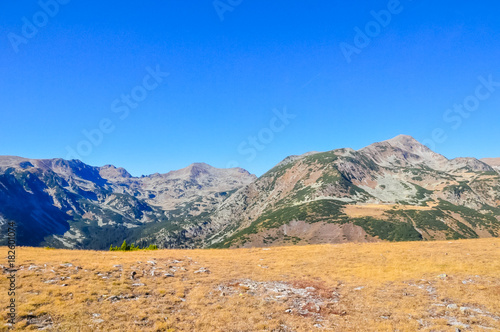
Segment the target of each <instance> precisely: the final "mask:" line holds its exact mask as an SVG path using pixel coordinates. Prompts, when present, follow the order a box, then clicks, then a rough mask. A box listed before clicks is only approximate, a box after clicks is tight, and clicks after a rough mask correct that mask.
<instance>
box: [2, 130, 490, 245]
mask: <svg viewBox="0 0 500 332" xmlns="http://www.w3.org/2000/svg"><path fill="white" fill-rule="evenodd" d="M10 221H14V222H15V223H16V225H17V228H18V232H17V233H18V244H19V245H29V246H50V247H61V248H86V249H107V248H109V246H110V245H119V244H121V242H122V241H123V240H124V239H126V240H127V242H134V243H136V244H138V245H148V244H157V245H158V246H160V247H162V248H207V247H211V248H222V247H253V246H259V247H260V246H275V245H286V244H315V243H342V242H353V241H354V242H375V241H419V240H440V239H460V238H477V237H498V236H499V234H500V158H497V159H495V158H491V159H482V160H478V159H475V158H455V159H451V160H449V159H447V158H446V157H444V156H442V155H440V154H438V153H435V152H433V151H432V150H430V149H429V148H428V147H426V146H424V145H422V144H421V143H419V142H418V141H416V140H415V139H413V138H412V137H410V136H406V135H400V136H397V137H395V138H393V139H390V140H387V141H383V142H378V143H374V144H372V145H369V146H367V147H365V148H362V149H360V150H357V151H356V150H353V149H350V148H345V149H337V150H332V151H328V152H309V153H306V154H303V155H299V156H289V157H287V158H285V159H284V160H283V161H282V162H280V163H279V164H277V165H276V166H275V167H274V168H272V169H271V170H269V171H268V172H267V173H265V174H264V175H262V176H260V177H258V178H257V177H256V176H255V175H252V174H250V173H249V172H248V171H246V170H244V169H241V168H231V169H218V168H214V167H212V166H210V165H207V164H204V163H196V164H192V165H190V166H188V167H186V168H184V169H181V170H176V171H171V172H169V173H166V174H158V173H157V174H152V175H149V176H141V177H133V176H131V175H130V174H129V173H128V172H127V171H126V170H125V169H123V168H117V167H115V166H112V165H106V166H103V167H93V166H89V165H86V164H84V163H83V162H81V161H79V160H63V159H28V158H21V157H13V156H0V228H2V233H1V234H3V235H2V236H5V234H6V233H7V232H6V231H5V229H6V227H7V223H8V222H10ZM5 241H6V238H5V237H4V238H1V239H0V244H5ZM2 242H3V243H2Z"/></svg>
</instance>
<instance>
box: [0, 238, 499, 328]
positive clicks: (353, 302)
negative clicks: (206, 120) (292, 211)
mask: <svg viewBox="0 0 500 332" xmlns="http://www.w3.org/2000/svg"><path fill="white" fill-rule="evenodd" d="M0 250H3V252H5V256H6V255H7V252H8V249H7V248H6V247H2V248H0ZM16 254H17V258H16V259H17V261H16V265H17V268H18V271H17V273H16V276H17V292H16V302H17V304H18V307H17V322H16V324H15V325H14V326H11V327H10V328H12V330H15V331H24V330H39V329H44V330H45V331H458V330H460V331H500V239H497V238H491V239H472V240H458V241H437V242H427V241H425V242H398V243H389V242H380V243H368V244H356V243H349V244H338V245H309V246H289V247H272V248H253V249H209V250H154V251H130V252H120V251H85V250H55V249H45V248H31V247H20V248H17V250H16ZM4 276H5V277H4V278H2V286H3V287H2V289H3V291H2V292H0V301H1V303H3V304H5V306H4V308H5V307H6V305H7V304H8V301H9V296H8V294H7V288H8V280H7V279H6V277H7V273H5V271H4ZM7 319H8V318H7V310H6V309H3V310H2V314H1V315H0V329H1V330H7V329H8V328H9V326H8V324H7Z"/></svg>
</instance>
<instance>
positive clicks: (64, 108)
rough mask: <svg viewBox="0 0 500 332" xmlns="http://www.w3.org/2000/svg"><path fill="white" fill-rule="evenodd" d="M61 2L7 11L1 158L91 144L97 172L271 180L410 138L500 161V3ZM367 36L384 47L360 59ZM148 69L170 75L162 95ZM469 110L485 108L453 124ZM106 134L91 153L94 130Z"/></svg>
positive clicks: (1, 43)
mask: <svg viewBox="0 0 500 332" xmlns="http://www.w3.org/2000/svg"><path fill="white" fill-rule="evenodd" d="M44 1H45V0H42V2H44ZM60 1H61V2H63V3H65V4H59V5H58V7H59V8H56V7H55V6H54V5H53V1H50V0H46V1H45V2H47V3H49V4H50V3H52V5H48V6H45V7H46V8H45V10H46V12H47V11H48V12H50V14H51V15H48V14H44V13H45V12H42V10H44V9H43V8H42V6H41V5H40V4H39V3H38V2H37V1H2V3H1V4H0V22H1V23H0V105H1V113H0V114H1V117H0V155H19V156H24V157H30V158H55V157H62V158H65V157H67V156H68V152H67V148H68V147H70V148H71V149H75V151H76V149H77V147H78V144H80V151H83V152H85V153H82V154H80V156H81V159H82V160H83V161H84V162H86V163H88V164H91V165H96V166H101V165H104V164H114V165H117V166H122V167H125V168H126V169H128V170H129V171H130V172H131V173H132V174H133V175H141V174H150V173H154V172H160V173H163V172H167V171H169V170H172V169H179V168H182V167H185V166H187V165H189V164H190V163H192V162H206V163H209V164H211V165H213V166H216V167H226V165H228V163H230V162H231V163H232V164H234V162H236V163H237V164H238V165H239V166H241V167H244V168H246V169H248V170H249V171H251V172H253V173H256V174H258V175H260V174H262V173H263V172H265V171H266V170H268V169H269V168H271V167H272V166H274V165H275V164H276V163H277V162H279V161H280V160H281V159H283V158H284V157H286V156H287V155H291V154H301V153H304V152H307V151H311V150H316V151H326V150H332V149H335V148H341V147H352V148H355V149H358V148H361V147H363V146H365V145H368V144H370V143H372V142H375V141H380V140H384V139H388V138H391V137H393V136H396V135H398V134H402V133H403V134H408V135H412V136H414V137H415V138H417V139H419V140H421V141H423V140H428V139H431V140H432V141H433V142H434V143H436V142H435V139H433V138H432V132H433V131H434V130H435V129H436V128H441V129H442V132H443V133H444V134H442V135H446V136H447V139H446V140H443V141H441V140H438V141H439V142H438V143H436V144H434V145H435V150H436V151H437V152H439V153H442V154H444V155H445V156H447V157H449V158H453V157H457V156H474V157H478V158H482V157H500V148H499V144H498V142H499V141H500V130H499V124H500V86H497V85H495V84H493V86H489V89H490V90H488V88H487V87H482V88H479V95H480V96H481V100H479V99H478V98H477V97H474V95H475V94H476V90H477V87H478V86H479V85H480V84H482V83H481V82H480V81H479V80H478V77H479V76H482V77H484V79H486V80H488V79H489V76H490V75H491V78H492V80H493V81H494V82H500V66H499V64H500V60H499V59H500V20H499V19H498V17H500V4H499V3H498V2H495V1H475V2H470V1H438V2H436V1H430V0H413V1H409V0H401V1H400V5H399V6H395V4H394V3H392V4H391V2H390V1H385V0H384V1H378V0H377V1H364V2H361V3H358V2H353V1H314V0H309V1H293V2H292V1H250V0H243V1H237V0H231V1H230V0H221V1H219V2H216V4H217V6H218V7H217V8H218V10H217V9H216V8H215V7H214V2H212V1H210V0H209V1H172V0H170V1H150V0H144V1H140V2H136V1H122V2H119V3H117V2H110V1H93V0H90V1H77V0H72V1H67V0H65V1H62V0H60ZM66 2H67V3H66ZM230 3H232V5H231V4H230ZM228 9H231V10H228ZM388 9H390V10H391V11H393V13H392V14H391V19H390V22H388V24H385V23H387V22H383V23H384V25H385V26H382V25H381V24H379V23H377V24H378V26H377V24H373V23H374V22H375V21H374V20H375V19H374V17H373V16H372V14H371V11H375V12H380V11H381V10H388ZM218 11H219V12H218ZM219 14H220V15H221V16H219ZM382 16H383V15H382ZM220 17H222V18H223V20H221V18H220ZM382 19H385V20H386V21H387V16H385V17H384V16H383V17H382ZM35 24H36V25H38V26H39V27H38V26H36V25H35ZM367 24H368V25H367ZM31 25H33V26H31ZM33 27H34V28H35V29H36V30H33ZM356 27H358V28H359V29H360V30H361V31H363V33H366V28H367V27H368V29H372V30H369V34H370V35H371V36H372V37H370V36H368V38H370V43H369V44H368V45H364V44H363V42H365V43H366V40H364V41H363V40H361V41H360V40H358V41H357V42H358V46H360V47H358V48H357V52H356V53H352V54H351V56H350V62H348V61H347V60H346V57H345V56H344V54H343V51H342V49H343V48H344V51H345V48H346V45H347V44H349V45H351V46H350V47H355V46H356V44H355V41H354V39H355V37H356V34H357V32H356V30H355V28H356ZM377 27H379V28H380V29H377ZM378 30H379V31H378ZM358 31H359V30H358ZM341 43H346V44H341ZM341 45H343V47H342V46H341ZM361 46H362V47H361ZM350 50H351V51H352V48H350ZM147 68H149V71H155V70H157V69H159V70H160V71H161V72H164V73H165V72H168V73H169V75H168V76H160V77H159V78H158V81H161V82H160V83H159V84H157V83H156V81H154V79H153V77H150V76H148V75H149V73H148V69H147ZM162 75H163V74H162ZM144 80H146V85H147V87H148V88H150V89H151V91H148V90H145V89H144V86H143V84H144V83H143V81H144ZM156 85H157V86H156ZM490 85H491V84H490ZM155 86H156V87H155ZM144 91H146V94H144ZM132 92H134V93H135V98H138V100H140V102H137V103H136V102H134V100H129V101H128V102H129V106H127V104H126V102H125V101H122V100H121V98H122V94H123V95H125V97H126V95H130V94H131V93H132ZM471 96H472V98H471ZM142 98H144V100H141V99H142ZM466 98H467V99H466ZM464 100H467V102H469V103H470V105H469V106H468V107H472V108H473V109H475V111H474V112H465V113H462V114H464V115H459V113H456V112H454V111H453V110H450V111H449V112H448V113H447V110H448V109H452V108H453V106H454V104H462V103H463V102H464ZM477 101H479V104H477V105H476V104H475V103H476V102H477ZM471 105H472V106H471ZM132 106H133V107H132ZM284 108H286V110H287V112H288V113H289V114H293V115H295V118H293V119H289V120H288V124H287V125H285V126H283V125H282V123H283V122H282V121H281V120H273V119H274V117H275V116H276V115H275V112H273V110H278V111H279V112H283V109H284ZM125 112H128V116H126V117H124V114H125ZM444 117H446V118H447V120H445V119H444ZM103 119H104V124H101V122H102V121H103ZM105 119H108V120H109V121H108V120H105ZM106 121H108V123H106ZM458 121H461V123H460V125H458ZM100 124H101V125H103V126H104V129H106V131H107V133H103V134H102V136H103V137H102V139H100V137H99V135H97V136H94V142H97V144H94V143H89V142H88V139H86V137H85V136H84V134H83V133H82V131H83V130H87V131H92V130H95V129H97V128H99V125H100ZM110 126H111V127H113V129H114V130H109V127H110ZM273 130H274V131H273ZM259 134H260V137H259ZM271 136H272V137H271ZM249 137H255V139H254V140H253V141H252V139H251V138H250V139H249ZM85 140H87V143H81V142H82V141H85ZM89 144H90V150H89ZM85 149H86V150H85ZM258 149H260V150H258ZM254 152H255V153H254Z"/></svg>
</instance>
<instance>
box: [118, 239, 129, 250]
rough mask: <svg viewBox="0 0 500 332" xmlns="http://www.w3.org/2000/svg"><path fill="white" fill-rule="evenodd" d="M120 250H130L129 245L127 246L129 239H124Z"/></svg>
mask: <svg viewBox="0 0 500 332" xmlns="http://www.w3.org/2000/svg"><path fill="white" fill-rule="evenodd" d="M120 250H123V251H127V250H129V247H128V246H127V240H123V243H122V246H121V247H120Z"/></svg>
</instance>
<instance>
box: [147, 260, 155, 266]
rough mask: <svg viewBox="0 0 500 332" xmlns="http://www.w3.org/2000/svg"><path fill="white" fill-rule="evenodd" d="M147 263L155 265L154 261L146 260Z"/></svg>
mask: <svg viewBox="0 0 500 332" xmlns="http://www.w3.org/2000/svg"><path fill="white" fill-rule="evenodd" d="M148 263H149V264H151V265H156V262H155V261H148Z"/></svg>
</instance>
